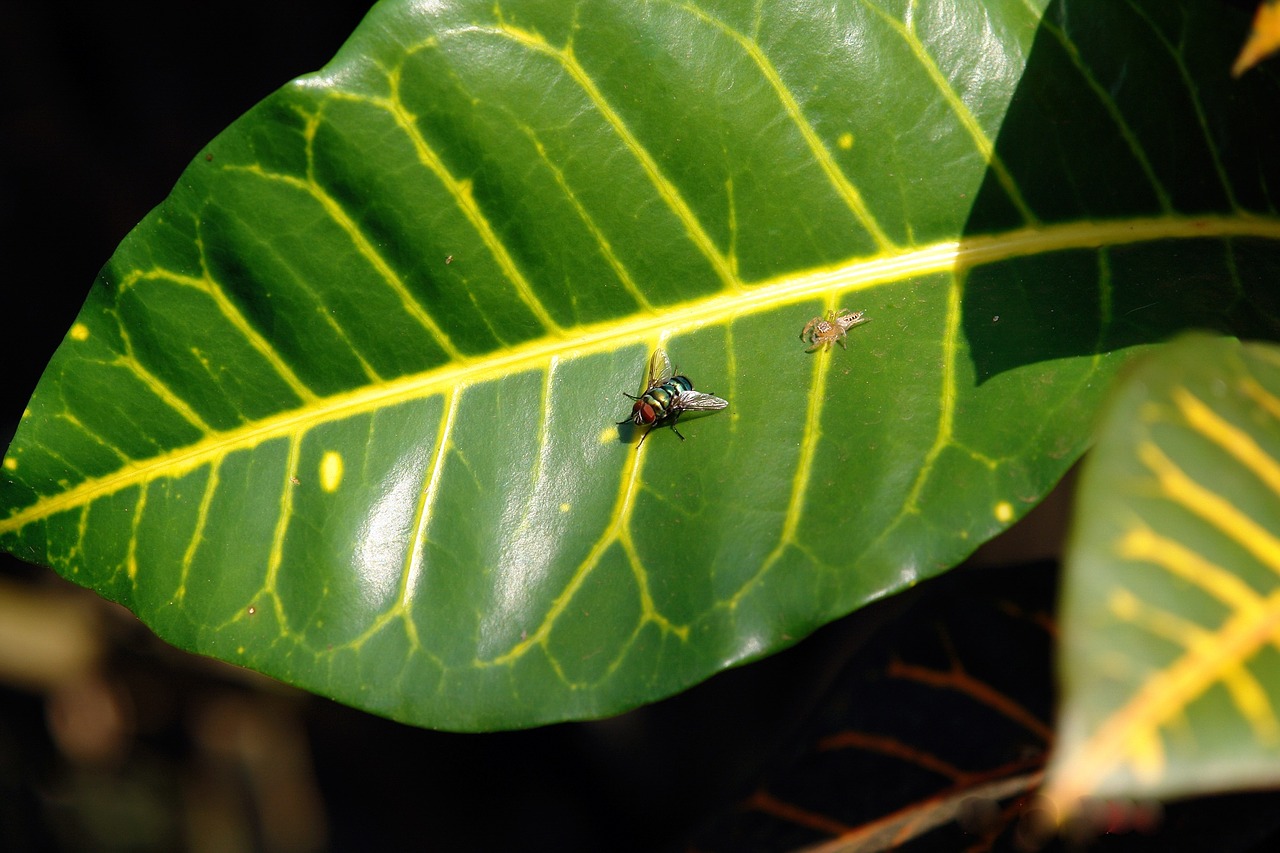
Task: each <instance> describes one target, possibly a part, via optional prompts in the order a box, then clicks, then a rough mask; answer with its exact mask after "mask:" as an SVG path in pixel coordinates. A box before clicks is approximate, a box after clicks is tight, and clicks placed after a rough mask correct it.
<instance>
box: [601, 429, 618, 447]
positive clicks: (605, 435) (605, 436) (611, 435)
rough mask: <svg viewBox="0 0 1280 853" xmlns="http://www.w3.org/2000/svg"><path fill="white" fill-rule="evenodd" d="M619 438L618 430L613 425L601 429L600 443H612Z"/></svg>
mask: <svg viewBox="0 0 1280 853" xmlns="http://www.w3.org/2000/svg"><path fill="white" fill-rule="evenodd" d="M617 440H618V431H617V430H616V429H614V428H613V427H605V428H604V429H602V430H600V443H601V444H610V443H612V442H615V441H617Z"/></svg>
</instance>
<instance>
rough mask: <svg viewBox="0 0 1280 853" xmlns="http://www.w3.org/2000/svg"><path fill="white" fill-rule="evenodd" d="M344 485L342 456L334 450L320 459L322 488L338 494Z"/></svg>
mask: <svg viewBox="0 0 1280 853" xmlns="http://www.w3.org/2000/svg"><path fill="white" fill-rule="evenodd" d="M340 485H342V455H341V454H339V453H336V452H334V451H332V450H330V451H329V452H327V453H325V455H324V456H323V457H322V458H321V459H320V488H322V489H324V490H325V491H326V492H331V493H332V492H336V491H337V490H338V486H340Z"/></svg>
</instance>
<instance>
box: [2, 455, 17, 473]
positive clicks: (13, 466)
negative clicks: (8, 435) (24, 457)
mask: <svg viewBox="0 0 1280 853" xmlns="http://www.w3.org/2000/svg"><path fill="white" fill-rule="evenodd" d="M4 470H6V471H16V470H18V460H17V459H14V458H13V457H12V456H6V457H5V458H4Z"/></svg>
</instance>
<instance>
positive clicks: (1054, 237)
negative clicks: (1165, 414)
mask: <svg viewBox="0 0 1280 853" xmlns="http://www.w3.org/2000/svg"><path fill="white" fill-rule="evenodd" d="M1241 236H1253V237H1262V238H1268V239H1273V240H1280V220H1273V219H1262V218H1256V217H1226V216H1222V217H1203V218H1192V217H1158V218H1150V219H1128V220H1117V221H1107V222H1080V223H1071V224H1065V225H1057V226H1045V227H1039V228H1023V229H1018V230H1015V231H1009V232H1004V233H1000V234H993V235H984V236H976V237H970V238H966V239H964V240H958V241H957V240H950V241H943V242H939V243H934V244H932V245H928V246H922V247H919V248H915V249H910V250H904V251H902V252H899V253H893V254H883V255H879V256H877V257H873V258H868V259H863V260H856V261H852V262H849V263H847V264H842V265H836V266H830V267H825V268H821V269H815V270H809V271H806V272H803V273H792V274H790V275H785V276H780V277H778V278H775V279H770V280H766V281H763V282H760V283H758V284H756V285H752V286H748V287H745V288H744V289H742V290H740V291H738V290H735V291H726V292H723V293H720V294H718V295H716V296H712V297H708V298H705V299H700V300H695V301H691V302H686V303H683V304H680V305H675V306H671V307H669V308H666V309H664V310H663V312H662V313H660V314H646V315H641V316H635V317H631V318H628V319H625V320H621V321H611V322H603V323H596V324H593V325H591V326H582V327H578V328H577V329H574V330H572V333H565V334H561V335H556V336H548V337H544V338H540V339H537V340H534V341H530V342H528V343H525V344H521V345H519V346H516V347H512V348H509V349H505V350H501V351H498V352H494V353H490V354H487V355H484V356H479V357H473V358H468V359H461V360H458V361H455V362H451V363H449V364H446V365H444V366H442V367H439V368H436V369H434V370H428V371H424V372H422V373H418V374H414V375H412V376H407V377H402V378H400V379H395V380H391V381H388V382H385V383H382V384H379V385H374V386H365V387H361V388H358V389H356V390H354V391H348V392H345V393H342V394H335V395H332V396H329V397H323V398H319V399H317V400H316V401H315V402H314V403H312V404H310V405H308V406H305V407H303V408H300V409H294V410H291V411H288V412H282V413H280V414H278V415H273V416H271V417H268V418H263V419H261V420H258V421H255V422H254V423H251V424H246V425H243V426H240V427H237V428H235V429H230V430H227V431H225V432H218V433H213V434H211V435H209V436H208V437H207V438H205V439H203V440H201V441H199V442H196V443H195V444H192V445H189V446H187V447H184V448H179V449H176V450H173V451H170V452H169V453H165V454H161V455H158V456H155V457H152V458H150V459H146V460H141V461H138V462H135V463H133V464H130V465H126V466H123V467H122V468H121V469H120V470H119V471H116V472H113V473H111V474H107V475H104V476H102V477H97V478H93V479H89V480H86V481H85V482H83V483H80V484H79V485H77V486H75V487H73V488H71V489H68V490H67V491H65V492H61V493H59V494H56V495H50V496H48V497H44V498H41V499H40V500H38V501H36V502H35V503H34V504H32V505H30V506H28V507H26V508H25V509H22V510H20V511H19V512H17V513H15V514H13V515H10V516H9V517H8V518H5V519H0V533H7V532H9V531H13V530H18V529H20V528H21V527H23V526H24V525H26V524H28V523H30V522H32V521H35V520H38V519H41V518H46V517H48V516H50V515H53V514H55V513H58V512H61V511H64V510H66V509H70V508H74V507H78V506H80V505H81V504H83V503H86V502H88V501H90V500H93V499H94V498H96V497H98V496H100V495H104V494H111V493H114V492H117V491H120V490H121V489H124V488H127V487H128V486H131V485H135V484H141V483H147V482H150V481H151V480H153V479H156V478H157V477H174V476H178V475H180V474H183V473H185V472H188V471H191V470H193V469H195V468H197V467H199V466H200V465H202V464H205V463H206V462H208V461H209V460H211V459H215V458H217V457H219V456H221V455H223V454H226V453H230V452H233V451H235V450H239V449H243V448H247V447H252V446H255V445H257V444H260V443H262V442H263V441H265V440H267V439H271V438H279V437H285V436H288V435H290V434H291V433H293V432H295V431H297V430H300V429H303V430H305V429H306V428H307V427H309V426H314V425H316V424H319V423H325V422H328V421H330V420H337V419H340V418H345V417H350V416H352V415H353V414H356V413H359V412H362V411H372V410H376V409H379V408H381V407H384V406H387V405H391V404H393V403H398V402H404V401H406V400H414V399H422V398H424V397H428V396H431V395H433V394H439V393H443V392H444V391H445V390H446V389H449V388H458V389H460V390H461V389H464V388H465V387H466V386H468V385H473V384H476V383H479V382H485V381H490V380H493V379H498V378H501V377H503V376H507V375H511V374H514V373H517V372H521V371H524V370H530V369H537V368H539V367H542V366H545V365H546V364H547V363H549V361H550V359H551V357H552V356H555V355H562V356H563V355H571V356H574V357H580V356H585V355H591V354H594V353H598V352H606V351H610V350H615V349H618V348H619V347H621V346H626V345H628V344H630V343H633V342H640V341H643V340H645V339H649V338H652V337H653V336H655V335H671V334H676V333H679V332H681V331H684V330H687V329H693V328H697V327H699V326H702V325H705V324H708V323H716V322H727V321H728V320H730V319H733V318H736V317H741V316H743V315H745V314H751V313H755V312H758V311H762V310H765V309H768V308H776V307H780V306H784V305H789V304H793V303H797V302H801V301H804V300H806V299H812V298H814V297H816V296H818V295H821V294H825V293H827V292H831V291H841V292H845V291H852V290H858V289H866V288H869V287H872V286H874V285H877V284H883V283H886V282H891V281H906V280H909V279H911V278H913V277H915V276H922V275H929V274H934V273H938V272H944V271H948V270H953V269H956V268H972V267H976V266H981V265H983V264H988V263H992V262H995V261H999V260H1005V259H1009V258H1016V257H1025V256H1029V255H1037V254H1045V253H1048V252H1057V251H1065V250H1071V249H1086V248H1096V247H1099V246H1118V245H1124V244H1133V243H1140V242H1149V241H1155V240H1167V239H1193V238H1218V237H1241Z"/></svg>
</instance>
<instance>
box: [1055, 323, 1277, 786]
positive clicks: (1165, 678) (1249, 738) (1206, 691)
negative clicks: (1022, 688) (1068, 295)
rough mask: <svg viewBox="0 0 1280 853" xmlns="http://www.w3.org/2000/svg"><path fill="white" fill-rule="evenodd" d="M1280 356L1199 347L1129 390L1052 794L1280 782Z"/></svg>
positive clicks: (1123, 389)
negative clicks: (1279, 645) (1278, 649)
mask: <svg viewBox="0 0 1280 853" xmlns="http://www.w3.org/2000/svg"><path fill="white" fill-rule="evenodd" d="M1277 531H1280V351H1277V349H1276V348H1275V347H1274V346H1271V345H1261V344H1240V343H1238V342H1235V341H1231V340H1223V339H1207V338H1202V337H1191V338H1188V339H1185V340H1181V341H1178V342H1176V343H1174V344H1171V345H1169V346H1168V347H1166V348H1163V349H1161V350H1160V351H1159V352H1158V353H1156V354H1154V355H1153V356H1152V357H1150V358H1149V359H1147V360H1145V361H1144V362H1142V364H1141V365H1140V366H1138V367H1137V368H1136V369H1135V370H1134V372H1133V373H1132V375H1130V376H1129V377H1127V379H1126V381H1125V382H1124V383H1123V384H1122V385H1120V386H1119V387H1118V389H1117V392H1116V396H1115V399H1114V400H1113V401H1112V402H1111V404H1110V405H1109V407H1108V410H1107V413H1106V417H1105V420H1104V421H1103V425H1102V428H1101V434H1100V436H1099V440H1098V446H1097V448H1096V450H1095V451H1094V453H1093V454H1092V456H1091V457H1090V459H1089V460H1088V462H1087V463H1086V466H1085V470H1084V473H1083V475H1082V480H1081V490H1080V493H1079V508H1078V523H1077V527H1076V529H1075V531H1074V534H1073V540H1072V544H1071V551H1070V565H1071V573H1070V575H1069V576H1068V581H1067V584H1066V593H1065V601H1064V607H1063V614H1062V619H1063V633H1064V638H1065V643H1064V647H1063V654H1062V660H1061V667H1062V671H1063V679H1064V687H1065V692H1064V695H1063V700H1062V702H1063V704H1062V714H1061V716H1062V727H1061V741H1060V750H1059V752H1058V754H1057V756H1056V759H1055V764H1054V767H1053V776H1052V779H1051V782H1050V792H1051V794H1052V795H1053V796H1054V797H1055V798H1057V799H1059V800H1060V801H1061V803H1062V806H1063V808H1072V807H1073V805H1074V802H1075V800H1076V799H1077V798H1078V797H1081V796H1085V795H1101V796H1161V797H1169V796H1177V795H1183V794H1187V793H1191V792H1202V791H1214V790H1222V789H1229V788H1241V787H1246V786H1250V785H1275V784H1276V782H1277V780H1278V779H1280V770H1278V769H1277V768H1280V716H1277V710H1276V709H1277V708H1280V657H1278V656H1277V654H1276V646H1277V643H1278V642H1280V627H1278V626H1280V558H1277V554H1280V539H1278V538H1277V536H1278V534H1277Z"/></svg>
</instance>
